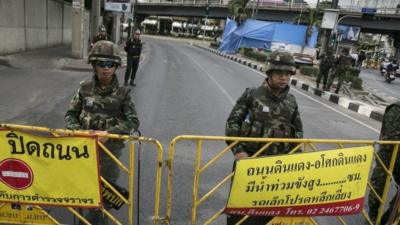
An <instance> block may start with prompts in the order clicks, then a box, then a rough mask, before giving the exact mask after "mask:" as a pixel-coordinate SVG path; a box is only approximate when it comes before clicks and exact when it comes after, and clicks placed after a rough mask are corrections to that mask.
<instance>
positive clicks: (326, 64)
mask: <svg viewBox="0 0 400 225" xmlns="http://www.w3.org/2000/svg"><path fill="white" fill-rule="evenodd" d="M318 59H319V60H320V63H319V74H318V77H317V81H316V83H317V88H319V84H320V83H321V78H322V79H323V81H322V83H323V85H324V86H323V89H324V90H326V89H327V84H328V76H329V71H330V69H331V68H332V66H333V63H334V62H335V57H334V56H333V54H332V48H329V47H328V48H327V49H326V53H324V54H322V55H320V56H318Z"/></svg>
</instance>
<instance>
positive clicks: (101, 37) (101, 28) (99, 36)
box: [92, 25, 107, 46]
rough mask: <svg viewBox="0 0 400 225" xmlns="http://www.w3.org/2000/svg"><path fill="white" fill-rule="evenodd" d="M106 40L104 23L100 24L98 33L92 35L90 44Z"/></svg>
mask: <svg viewBox="0 0 400 225" xmlns="http://www.w3.org/2000/svg"><path fill="white" fill-rule="evenodd" d="M106 40H107V33H106V27H105V26H104V25H100V26H99V33H98V34H97V35H96V36H94V37H93V40H92V46H93V45H94V44H96V43H97V42H98V41H106Z"/></svg>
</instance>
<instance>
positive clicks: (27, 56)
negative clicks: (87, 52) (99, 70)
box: [0, 45, 126, 72]
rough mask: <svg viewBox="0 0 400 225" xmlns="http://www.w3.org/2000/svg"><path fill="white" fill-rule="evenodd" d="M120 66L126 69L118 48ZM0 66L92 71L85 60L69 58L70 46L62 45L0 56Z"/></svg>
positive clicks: (124, 57)
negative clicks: (120, 60)
mask: <svg viewBox="0 0 400 225" xmlns="http://www.w3.org/2000/svg"><path fill="white" fill-rule="evenodd" d="M119 49H120V56H121V59H122V66H121V67H126V53H125V51H124V49H123V46H122V45H120V46H119ZM0 65H3V66H6V67H10V68H32V69H50V70H69V71H82V72H88V71H92V70H93V68H92V66H91V65H90V64H89V63H88V61H87V58H85V59H77V58H73V57H72V56H71V46H70V45H62V46H57V47H52V48H43V49H36V50H32V51H27V52H20V53H14V54H9V55H3V56H0Z"/></svg>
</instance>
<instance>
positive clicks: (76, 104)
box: [64, 89, 82, 130]
mask: <svg viewBox="0 0 400 225" xmlns="http://www.w3.org/2000/svg"><path fill="white" fill-rule="evenodd" d="M81 112H82V98H81V95H80V89H78V91H77V92H76V94H75V95H74V97H72V99H71V101H70V103H69V108H68V110H67V112H66V113H65V116H64V121H65V128H67V129H70V130H79V129H80V128H81V124H80V122H79V115H80V114H81Z"/></svg>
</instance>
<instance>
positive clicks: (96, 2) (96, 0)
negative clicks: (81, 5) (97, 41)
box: [90, 0, 102, 40]
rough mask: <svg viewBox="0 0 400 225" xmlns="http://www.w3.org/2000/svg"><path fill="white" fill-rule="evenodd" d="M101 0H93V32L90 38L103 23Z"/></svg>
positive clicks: (91, 37)
mask: <svg viewBox="0 0 400 225" xmlns="http://www.w3.org/2000/svg"><path fill="white" fill-rule="evenodd" d="M100 7H101V3H100V0H92V12H91V13H90V17H91V18H90V21H91V23H90V24H91V26H92V29H91V32H90V40H92V39H93V37H94V36H95V35H96V33H97V31H98V28H99V26H100V24H102V22H101V21H100V20H101V15H100Z"/></svg>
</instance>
